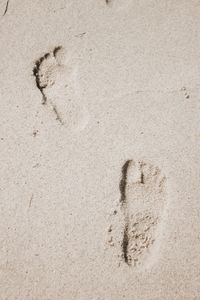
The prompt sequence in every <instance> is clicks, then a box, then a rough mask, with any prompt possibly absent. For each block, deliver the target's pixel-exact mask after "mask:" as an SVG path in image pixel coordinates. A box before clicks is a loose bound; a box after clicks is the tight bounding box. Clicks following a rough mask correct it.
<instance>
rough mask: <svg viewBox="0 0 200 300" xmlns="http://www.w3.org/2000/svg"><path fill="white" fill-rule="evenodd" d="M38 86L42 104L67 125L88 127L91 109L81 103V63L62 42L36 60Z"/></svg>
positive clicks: (81, 127) (34, 69)
mask: <svg viewBox="0 0 200 300" xmlns="http://www.w3.org/2000/svg"><path fill="white" fill-rule="evenodd" d="M33 75H34V76H35V80H36V86H37V88H38V89H39V90H40V92H41V94H42V104H43V105H46V106H47V107H48V108H49V109H50V111H51V112H53V113H54V116H55V119H56V120H57V121H58V122H59V123H60V124H61V125H64V126H66V127H72V128H74V129H75V128H77V129H84V128H85V126H86V125H87V123H88V113H87V111H86V109H85V108H84V107H83V105H82V104H81V103H80V93H79V87H78V80H77V66H74V65H73V64H72V63H71V64H70V57H68V56H67V55H66V52H65V50H64V48H63V47H61V46H58V47H55V48H54V49H53V51H51V52H49V53H46V54H45V55H44V56H42V57H41V58H40V59H38V60H37V61H36V62H35V65H34V68H33Z"/></svg>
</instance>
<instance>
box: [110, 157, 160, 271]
mask: <svg viewBox="0 0 200 300" xmlns="http://www.w3.org/2000/svg"><path fill="white" fill-rule="evenodd" d="M119 189H120V194H121V197H120V200H119V203H118V208H117V209H116V210H115V213H114V214H113V215H112V220H111V225H110V226H109V229H108V244H109V245H110V246H112V247H113V248H115V250H116V252H117V254H118V257H119V258H120V261H123V262H125V263H126V264H127V265H128V266H135V267H136V266H140V265H142V266H144V265H146V264H147V263H148V262H150V261H151V260H153V254H155V251H156V245H157V246H158V245H159V235H160V233H161V227H162V226H161V222H162V215H163V210H164V206H165V202H166V199H165V176H163V175H162V172H161V171H160V169H159V168H158V167H156V166H153V165H152V164H150V163H147V162H145V161H139V162H134V161H133V160H127V161H126V162H125V163H124V165H123V167H122V175H121V180H120V184H119ZM157 248H158V247H157Z"/></svg>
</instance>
